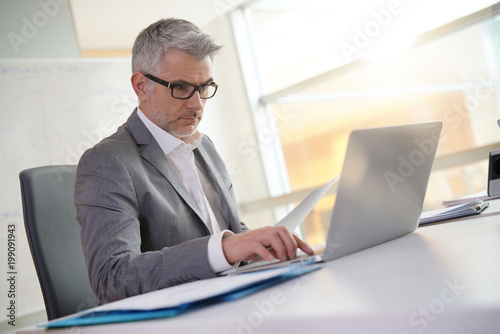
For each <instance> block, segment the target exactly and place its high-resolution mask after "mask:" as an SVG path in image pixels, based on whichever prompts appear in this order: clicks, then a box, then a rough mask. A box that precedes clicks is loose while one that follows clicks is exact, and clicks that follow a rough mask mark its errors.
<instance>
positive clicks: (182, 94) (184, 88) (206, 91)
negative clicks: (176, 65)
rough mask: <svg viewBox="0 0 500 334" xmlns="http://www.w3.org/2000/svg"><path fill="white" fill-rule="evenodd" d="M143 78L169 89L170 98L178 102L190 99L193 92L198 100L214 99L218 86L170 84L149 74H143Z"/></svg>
mask: <svg viewBox="0 0 500 334" xmlns="http://www.w3.org/2000/svg"><path fill="white" fill-rule="evenodd" d="M144 76H145V77H146V78H148V79H151V80H153V81H154V82H157V83H159V84H160V85H163V86H165V87H168V88H170V90H171V91H172V97H173V98H176V99H179V100H187V99H189V98H191V96H193V94H194V93H195V92H199V93H200V98H202V99H204V100H206V99H209V98H211V97H214V95H215V92H217V88H218V87H219V85H217V84H216V83H215V82H212V83H209V84H205V85H200V86H195V85H191V84H188V83H178V84H177V83H170V82H167V81H165V80H162V79H160V78H158V77H155V76H154V75H151V74H144Z"/></svg>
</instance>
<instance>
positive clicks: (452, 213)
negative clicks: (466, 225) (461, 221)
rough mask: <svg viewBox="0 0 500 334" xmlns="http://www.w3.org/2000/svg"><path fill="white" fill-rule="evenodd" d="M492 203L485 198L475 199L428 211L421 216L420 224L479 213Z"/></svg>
mask: <svg viewBox="0 0 500 334" xmlns="http://www.w3.org/2000/svg"><path fill="white" fill-rule="evenodd" d="M489 205H490V204H489V203H488V202H484V201H483V200H474V201H472V202H468V203H465V204H461V205H455V206H452V207H449V208H445V209H440V210H434V211H428V212H424V213H422V215H421V216H420V221H419V225H425V224H430V223H435V222H438V221H442V220H447V219H452V218H458V217H466V216H470V215H477V214H480V213H481V212H483V211H484V210H485V209H486V208H487V207H488V206H489Z"/></svg>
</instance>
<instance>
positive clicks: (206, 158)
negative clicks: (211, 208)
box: [195, 145, 241, 231]
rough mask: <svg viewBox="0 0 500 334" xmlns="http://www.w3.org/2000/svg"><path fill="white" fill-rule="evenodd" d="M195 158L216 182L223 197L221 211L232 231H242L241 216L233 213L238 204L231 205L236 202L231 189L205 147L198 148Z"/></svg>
mask: <svg viewBox="0 0 500 334" xmlns="http://www.w3.org/2000/svg"><path fill="white" fill-rule="evenodd" d="M195 158H196V161H197V163H199V164H200V166H201V167H202V168H203V169H204V170H205V171H206V173H207V175H208V176H209V177H210V178H211V179H212V180H213V181H214V182H215V186H216V188H217V191H218V193H219V194H220V195H221V197H222V198H221V200H222V206H221V207H220V208H219V209H220V210H221V212H222V214H223V215H224V217H225V218H226V221H227V222H228V223H229V225H230V226H231V230H233V231H240V230H241V228H240V227H239V226H240V225H239V218H238V217H239V216H238V215H237V214H235V212H233V210H236V206H235V205H236V204H234V205H231V204H230V203H233V202H234V200H233V197H232V196H231V193H230V192H229V189H228V188H227V186H226V185H225V183H224V181H223V180H222V177H221V176H220V174H219V172H218V171H217V168H216V166H215V164H214V163H213V161H212V159H211V158H210V155H209V154H208V152H207V151H206V150H205V148H204V147H203V145H200V146H198V148H197V149H196V150H195Z"/></svg>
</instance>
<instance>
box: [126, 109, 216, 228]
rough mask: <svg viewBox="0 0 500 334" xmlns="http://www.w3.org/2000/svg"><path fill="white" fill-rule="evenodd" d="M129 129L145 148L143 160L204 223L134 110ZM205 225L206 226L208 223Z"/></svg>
mask: <svg viewBox="0 0 500 334" xmlns="http://www.w3.org/2000/svg"><path fill="white" fill-rule="evenodd" d="M127 129H128V130H129V132H130V133H131V134H132V136H133V137H134V139H135V141H136V143H137V144H138V145H140V146H142V147H143V150H142V153H141V156H142V158H143V159H144V160H146V161H147V162H148V163H150V164H151V165H152V166H153V167H155V168H156V169H157V170H158V171H159V172H160V173H161V174H162V175H163V176H165V178H166V179H167V180H168V182H169V183H170V184H171V185H172V187H173V188H174V189H175V191H176V192H177V193H178V194H179V196H181V197H182V199H183V200H184V201H185V202H186V203H187V204H188V205H189V207H190V208H191V209H192V210H193V211H194V212H195V213H196V214H197V215H198V217H199V218H200V219H201V220H202V221H203V218H202V216H201V212H200V210H199V209H198V206H197V205H196V203H195V202H194V200H193V198H192V197H191V195H189V193H188V192H187V190H186V188H185V187H184V185H183V184H182V182H181V180H180V179H179V177H178V176H177V173H176V172H175V170H174V169H173V168H172V166H171V165H170V162H169V161H168V159H167V157H166V156H165V154H164V153H163V151H162V149H161V147H160V145H159V144H158V142H157V141H156V140H155V139H154V137H153V135H152V134H151V132H149V130H148V129H147V128H146V126H145V125H144V123H142V121H141V119H140V118H139V116H137V111H136V110H134V112H133V113H132V115H131V116H130V118H129V119H128V121H127ZM203 222H204V221H203ZM204 223H205V226H206V222H204Z"/></svg>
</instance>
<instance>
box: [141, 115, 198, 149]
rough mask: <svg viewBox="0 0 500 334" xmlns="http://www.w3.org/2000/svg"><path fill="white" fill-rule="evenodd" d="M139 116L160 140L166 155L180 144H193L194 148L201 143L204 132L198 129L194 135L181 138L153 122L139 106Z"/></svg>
mask: <svg viewBox="0 0 500 334" xmlns="http://www.w3.org/2000/svg"><path fill="white" fill-rule="evenodd" d="M137 116H139V118H140V119H141V121H142V122H143V123H144V125H145V126H146V128H148V130H149V132H151V134H152V135H153V138H154V139H155V140H156V141H157V142H158V144H159V145H160V147H161V149H162V151H163V153H165V155H168V154H169V153H170V152H172V151H173V150H175V149H176V148H177V147H179V146H183V145H186V144H187V145H190V146H191V150H194V149H195V148H197V147H198V146H199V145H200V144H201V140H202V134H201V133H200V132H199V131H198V130H196V132H195V133H194V134H193V135H191V136H189V137H184V138H182V140H181V139H179V138H177V137H174V136H172V135H171V134H170V133H168V132H167V131H165V130H163V129H162V128H160V127H159V126H158V125H156V124H155V123H153V122H152V121H151V120H150V119H149V118H147V117H146V115H144V113H143V112H142V110H141V109H140V108H139V107H137Z"/></svg>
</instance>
